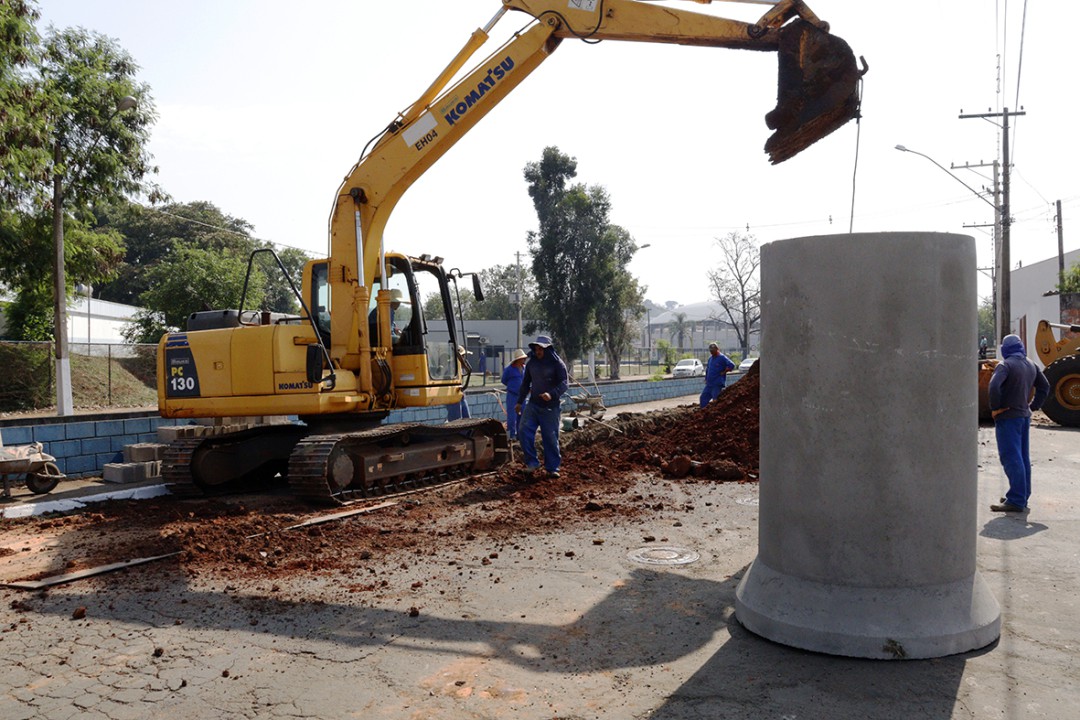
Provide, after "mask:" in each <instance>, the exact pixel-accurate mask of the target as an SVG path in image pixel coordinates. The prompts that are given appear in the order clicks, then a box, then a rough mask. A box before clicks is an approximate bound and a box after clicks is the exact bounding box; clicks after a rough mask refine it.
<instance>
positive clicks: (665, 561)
mask: <svg viewBox="0 0 1080 720" xmlns="http://www.w3.org/2000/svg"><path fill="white" fill-rule="evenodd" d="M627 557H628V558H630V559H631V560H633V561H634V562H639V563H645V564H646V565H686V564H687V563H692V562H694V561H696V560H697V559H698V558H700V557H701V556H700V555H698V554H697V553H696V552H694V551H693V550H689V549H687V548H681V547H647V548H638V549H637V550H631V551H630V552H629V553H628V554H627Z"/></svg>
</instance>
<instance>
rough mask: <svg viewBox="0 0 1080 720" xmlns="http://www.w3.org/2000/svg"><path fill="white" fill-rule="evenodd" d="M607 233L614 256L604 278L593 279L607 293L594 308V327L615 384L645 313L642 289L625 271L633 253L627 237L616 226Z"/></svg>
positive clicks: (630, 238)
mask: <svg viewBox="0 0 1080 720" xmlns="http://www.w3.org/2000/svg"><path fill="white" fill-rule="evenodd" d="M608 232H609V233H610V234H611V235H612V237H611V238H610V239H609V241H610V242H611V243H612V244H613V245H614V247H615V252H614V253H612V254H611V256H610V258H609V260H610V262H609V263H608V267H607V268H606V270H607V272H606V274H605V276H604V277H601V278H597V280H598V281H599V282H600V283H601V284H602V285H603V286H604V287H606V288H607V293H606V294H605V295H603V297H602V298H601V301H600V304H599V305H598V306H597V308H596V324H597V326H599V328H600V334H601V338H602V340H603V343H604V351H605V353H607V359H608V369H609V370H610V372H611V379H612V380H618V379H619V377H620V375H621V370H620V366H621V365H622V354H623V351H624V350H626V349H627V348H628V347H629V346H630V340H631V339H632V338H633V337H634V336H635V335H636V333H637V327H638V322H639V321H640V320H641V316H642V315H643V314H644V313H645V305H644V298H645V288H643V287H642V286H641V285H639V284H638V281H637V278H635V277H634V276H633V275H631V274H630V272H629V271H628V270H627V269H626V265H627V264H628V263H629V262H630V258H632V257H633V255H634V253H635V252H637V246H636V245H635V244H634V240H633V238H632V237H630V233H629V232H627V230H626V229H625V228H622V227H619V226H618V225H611V226H609V227H608Z"/></svg>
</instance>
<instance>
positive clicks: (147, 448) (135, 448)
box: [124, 443, 168, 463]
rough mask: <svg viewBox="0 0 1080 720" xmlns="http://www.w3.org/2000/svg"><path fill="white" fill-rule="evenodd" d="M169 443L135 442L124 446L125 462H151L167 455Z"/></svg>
mask: <svg viewBox="0 0 1080 720" xmlns="http://www.w3.org/2000/svg"><path fill="white" fill-rule="evenodd" d="M167 447H168V444H167V443H134V444H132V445H125V446H124V462H129V463H133V462H150V461H153V460H161V459H162V458H163V457H165V448H167Z"/></svg>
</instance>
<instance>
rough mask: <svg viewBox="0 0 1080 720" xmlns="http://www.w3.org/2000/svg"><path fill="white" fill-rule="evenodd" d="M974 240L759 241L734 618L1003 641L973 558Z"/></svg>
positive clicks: (874, 654)
mask: <svg viewBox="0 0 1080 720" xmlns="http://www.w3.org/2000/svg"><path fill="white" fill-rule="evenodd" d="M976 273H977V270H976V259H975V242H974V240H973V239H972V238H970V237H967V236H961V235H949V234H942V233H872V234H851V235H830V236H821V237H806V238H795V239H792V240H783V241H779V242H773V243H769V244H767V245H765V246H764V247H763V248H762V251H761V296H762V308H761V329H762V341H761V342H762V361H761V369H760V373H761V375H760V381H761V410H760V412H761V435H760V446H761V456H760V468H761V479H760V507H759V509H760V526H759V533H758V556H757V558H756V559H755V560H754V562H753V564H752V565H751V567H750V569H749V570H748V571H747V573H746V574H745V576H744V577H743V579H742V581H741V582H740V583H739V587H738V590H737V592H736V616H737V618H738V619H739V621H740V622H741V623H742V624H743V625H744V626H745V627H747V628H748V629H749V630H751V631H753V632H755V633H757V634H758V635H762V636H764V637H766V638H769V639H770V640H774V641H776V642H779V643H783V644H785V645H791V646H794V647H799V648H804V649H807V650H815V651H818V652H824V653H830V654H835V655H846V656H853V657H866V658H886V659H899V658H928V657H941V656H944V655H951V654H954V653H958V652H964V651H967V650H971V649H974V648H979V647H983V646H984V645H987V644H989V643H991V642H993V641H994V640H995V639H996V638H997V637H998V635H999V634H1000V624H1001V612H1000V609H999V607H998V604H997V601H996V600H995V599H994V597H993V595H992V594H991V593H990V591H989V588H988V587H987V586H986V583H985V582H984V581H983V579H982V576H981V575H980V574H979V573H978V571H977V570H976V567H975V542H976V537H977V528H976V522H977V514H976V501H977V480H978V478H977V472H978V467H977V443H978V420H977V412H978V375H977V369H978V368H977V357H976V355H977V351H978V338H977V297H976V280H977V277H976Z"/></svg>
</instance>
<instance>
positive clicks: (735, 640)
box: [0, 426, 1080, 720]
mask: <svg viewBox="0 0 1080 720" xmlns="http://www.w3.org/2000/svg"><path fill="white" fill-rule="evenodd" d="M1032 447H1033V450H1032V455H1033V459H1034V476H1035V481H1034V482H1035V493H1034V496H1033V498H1032V505H1033V510H1032V512H1031V513H1030V514H1029V515H1027V516H1012V515H997V514H994V513H991V512H990V511H989V509H988V506H989V504H990V503H991V502H993V501H995V500H996V499H997V498H998V497H1000V495H1001V494H1002V490H1003V488H1004V483H1005V481H1004V476H1003V474H1002V473H1001V471H1000V468H999V467H998V465H997V462H996V459H995V457H994V445H993V430H992V429H991V428H982V429H980V431H979V461H980V468H979V540H978V564H979V568H980V572H981V573H982V574H983V576H984V578H985V579H986V581H987V582H988V583H989V585H990V587H991V588H992V590H993V592H994V594H995V595H996V597H997V598H998V600H999V602H1000V603H1001V607H1002V635H1001V638H1000V640H999V641H998V642H996V643H994V644H992V645H991V646H989V647H987V648H984V649H981V650H978V651H975V652H971V653H966V654H963V655H959V656H953V657H947V658H941V659H937V660H930V661H895V662H885V661H870V660H855V659H844V658H836V657H831V656H825V655H818V654H814V653H808V652H803V651H798V650H794V649H791V648H787V647H784V646H780V645H777V644H774V643H771V642H768V641H766V640H763V639H761V638H759V637H757V636H755V635H753V634H751V633H749V632H747V631H746V630H744V629H743V628H742V627H741V626H740V625H739V624H738V622H737V621H736V620H735V619H734V612H733V608H734V599H735V598H734V594H735V587H736V585H737V583H738V580H739V578H740V577H741V574H742V573H743V572H744V570H745V568H746V566H747V565H748V563H750V562H751V561H752V560H753V558H754V556H755V554H756V547H757V507H756V502H757V489H756V486H754V485H739V484H732V483H715V484H705V483H690V484H685V483H668V482H664V481H661V480H655V479H653V480H650V479H642V481H641V487H640V488H639V491H640V492H642V493H643V494H646V495H648V494H652V495H653V497H655V499H656V502H657V503H658V504H662V505H663V510H662V511H658V512H656V513H655V514H653V515H650V516H648V517H647V518H646V519H642V520H634V521H632V522H627V523H626V524H625V525H621V526H618V527H614V528H611V527H607V528H604V530H603V533H604V537H603V540H604V543H603V544H602V545H594V544H593V542H592V541H593V539H594V538H595V536H596V533H595V532H593V531H592V530H591V529H588V528H587V529H585V530H583V531H579V532H556V533H554V534H551V535H545V536H536V537H522V538H520V539H519V540H518V541H517V542H515V543H513V544H504V545H500V546H498V547H492V546H491V544H490V541H485V540H484V539H482V538H480V539H477V540H475V541H474V542H472V543H471V544H470V543H465V546H466V547H465V549H464V550H461V549H454V550H447V551H446V552H445V553H437V554H435V555H433V556H424V557H419V556H417V557H416V558H415V559H414V560H410V561H409V562H408V563H403V564H406V565H407V567H405V568H401V567H397V568H394V569H393V573H394V582H393V586H394V587H397V588H400V590H397V591H390V592H387V593H385V594H384V595H382V596H381V597H380V598H379V599H377V600H372V599H371V598H370V596H365V595H364V594H357V593H350V592H348V591H347V587H348V586H349V585H350V584H353V583H356V582H360V581H365V582H366V581H367V580H366V578H367V577H368V572H369V570H358V571H357V573H356V574H355V575H354V576H347V577H324V576H313V577H311V578H306V579H305V580H304V581H302V582H300V581H297V582H295V583H290V584H289V585H280V584H279V585H276V586H271V585H269V584H266V585H261V584H255V585H251V586H246V585H239V584H238V585H237V586H232V585H229V584H222V583H214V582H210V581H205V580H202V579H198V578H196V579H185V578H184V577H183V576H181V575H176V576H175V577H174V579H173V580H171V581H166V582H161V581H160V579H157V580H154V581H153V582H149V581H147V580H146V579H144V576H143V575H141V574H140V573H139V572H138V571H137V570H131V571H128V572H126V573H123V574H118V575H111V576H103V577H102V578H99V579H96V580H88V581H84V582H81V583H73V584H71V585H69V586H67V587H62V588H58V589H55V590H52V591H50V592H48V593H46V594H44V595H41V594H37V593H25V592H17V591H13V590H5V591H0V596H2V598H3V599H2V606H0V629H2V630H3V632H0V717H2V718H4V719H5V720H18V719H21V718H50V719H60V718H74V717H78V718H80V720H81V719H83V718H112V719H114V720H119V719H121V718H146V717H151V716H154V715H157V716H160V717H170V718H204V717H208V716H213V717H228V718H233V717H237V718H300V717H304V718H353V717H357V718H360V717H362V718H410V719H411V718H424V719H429V718H436V719H437V718H446V719H451V718H452V719H454V720H459V719H462V718H515V719H517V718H563V719H567V718H619V719H622V718H651V719H654V720H692V719H693V720H696V719H698V718H770V719H776V720H779V719H781V718H786V719H789V720H806V719H816V718H821V719H822V720H824V719H830V720H832V719H835V718H897V719H900V718H902V719H904V720H910V719H912V718H930V719H932V720H945V719H950V720H952V719H956V720H959V719H961V718H979V719H982V718H1007V719H1009V720H1013V719H1016V720H1020V719H1027V718H1048V719H1049V718H1052V719H1054V720H1059V719H1062V718H1070V717H1078V714H1080V711H1078V710H1077V708H1080V664H1078V662H1077V650H1078V648H1080V607H1078V600H1077V588H1078V587H1080V582H1078V581H1080V578H1078V573H1080V562H1078V560H1080V558H1078V553H1080V550H1078V548H1080V523H1078V522H1077V521H1078V519H1080V518H1078V515H1080V486H1078V483H1077V480H1078V478H1080V432H1078V431H1076V430H1066V429H1062V428H1057V427H1054V426H1042V427H1036V428H1035V429H1034V430H1033V433H1032ZM943 481H947V479H943ZM927 502H933V498H927ZM646 536H652V537H654V538H655V541H653V542H652V543H647V542H645V540H644V538H645V537H646ZM658 545H663V546H669V547H677V548H684V549H686V550H688V551H692V552H693V553H697V554H698V556H699V558H698V559H697V560H696V561H694V562H690V563H688V564H684V565H650V564H642V563H640V562H636V561H634V560H632V559H630V558H629V557H628V554H630V553H632V552H634V551H635V550H639V549H641V548H647V547H656V546H658ZM570 551H572V552H573V555H572V556H568V555H567V553H568V552H570ZM493 552H495V553H497V555H498V557H497V558H496V559H489V560H488V564H485V563H484V562H483V559H484V558H489V557H490V554H491V553H493ZM691 557H692V556H691ZM451 563H452V564H451ZM158 583H160V584H158ZM412 583H422V587H421V589H419V590H417V589H415V588H412ZM13 603H16V604H25V607H28V608H29V609H28V610H22V611H19V610H18V609H17V608H14V607H12V604H13ZM20 606H22V605H20ZM83 606H85V607H86V608H87V609H88V610H87V616H86V618H84V619H73V617H72V613H73V611H74V609H75V608H77V607H83ZM414 606H418V607H422V611H421V612H420V613H419V614H418V615H417V616H415V617H413V616H410V613H409V608H410V607H414Z"/></svg>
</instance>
